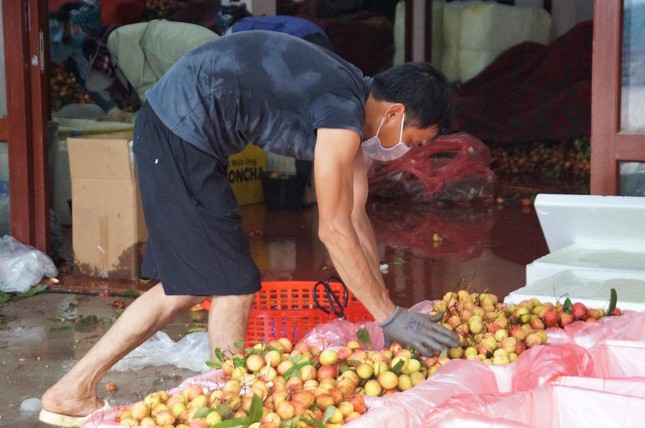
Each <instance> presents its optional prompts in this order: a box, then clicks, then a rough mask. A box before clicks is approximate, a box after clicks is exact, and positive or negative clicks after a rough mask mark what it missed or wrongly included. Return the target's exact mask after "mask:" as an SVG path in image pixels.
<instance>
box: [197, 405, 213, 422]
mask: <svg viewBox="0 0 645 428" xmlns="http://www.w3.org/2000/svg"><path fill="white" fill-rule="evenodd" d="M213 410H214V409H211V408H210V407H200V408H199V409H197V410H196V411H195V414H194V415H193V418H195V419H200V418H205V417H206V416H208V414H209V413H210V412H212V411H213Z"/></svg>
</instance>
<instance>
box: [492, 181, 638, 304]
mask: <svg viewBox="0 0 645 428" xmlns="http://www.w3.org/2000/svg"><path fill="white" fill-rule="evenodd" d="M535 210H536V212H537V215H538V219H539V221H540V226H541V227H542V231H543V233H544V237H545V239H546V242H547V245H548V247H549V251H550V253H549V254H547V255H545V256H543V257H540V258H538V259H537V260H534V261H533V262H532V263H530V264H528V265H527V266H526V286H524V287H522V288H520V289H518V290H515V291H513V292H511V293H510V294H509V295H508V296H506V298H505V299H504V302H505V303H519V302H520V301H522V300H525V299H529V298H532V297H536V298H538V299H540V300H541V301H551V302H555V301H557V300H558V299H561V300H562V299H563V298H566V297H569V298H571V300H574V301H581V302H583V303H585V304H587V305H588V306H591V307H599V308H606V307H607V304H608V302H609V296H610V290H611V289H612V288H615V289H616V291H617V293H618V306H619V307H620V308H621V309H633V310H640V311H644V310H645V198H642V197H627V196H594V195H560V194H540V195H538V196H537V197H536V199H535Z"/></svg>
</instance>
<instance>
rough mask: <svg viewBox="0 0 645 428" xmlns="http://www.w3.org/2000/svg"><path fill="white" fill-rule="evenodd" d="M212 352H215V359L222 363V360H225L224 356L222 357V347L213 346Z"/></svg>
mask: <svg viewBox="0 0 645 428" xmlns="http://www.w3.org/2000/svg"><path fill="white" fill-rule="evenodd" d="M214 353H215V358H217V360H218V361H219V362H220V363H223V362H224V360H226V357H224V353H223V352H222V348H215V352H214Z"/></svg>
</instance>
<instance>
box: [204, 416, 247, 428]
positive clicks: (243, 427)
mask: <svg viewBox="0 0 645 428" xmlns="http://www.w3.org/2000/svg"><path fill="white" fill-rule="evenodd" d="M252 423H253V422H252V421H251V418H248V417H247V418H235V419H228V420H226V421H222V422H219V423H216V424H215V425H211V426H210V428H238V427H239V428H247V427H248V426H249V425H251V424H252Z"/></svg>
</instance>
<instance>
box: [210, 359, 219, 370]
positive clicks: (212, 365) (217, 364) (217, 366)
mask: <svg viewBox="0 0 645 428" xmlns="http://www.w3.org/2000/svg"><path fill="white" fill-rule="evenodd" d="M206 365H207V366H208V367H213V368H215V369H217V370H219V369H221V368H222V365H221V364H220V363H218V362H217V361H213V360H207V361H206Z"/></svg>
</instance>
